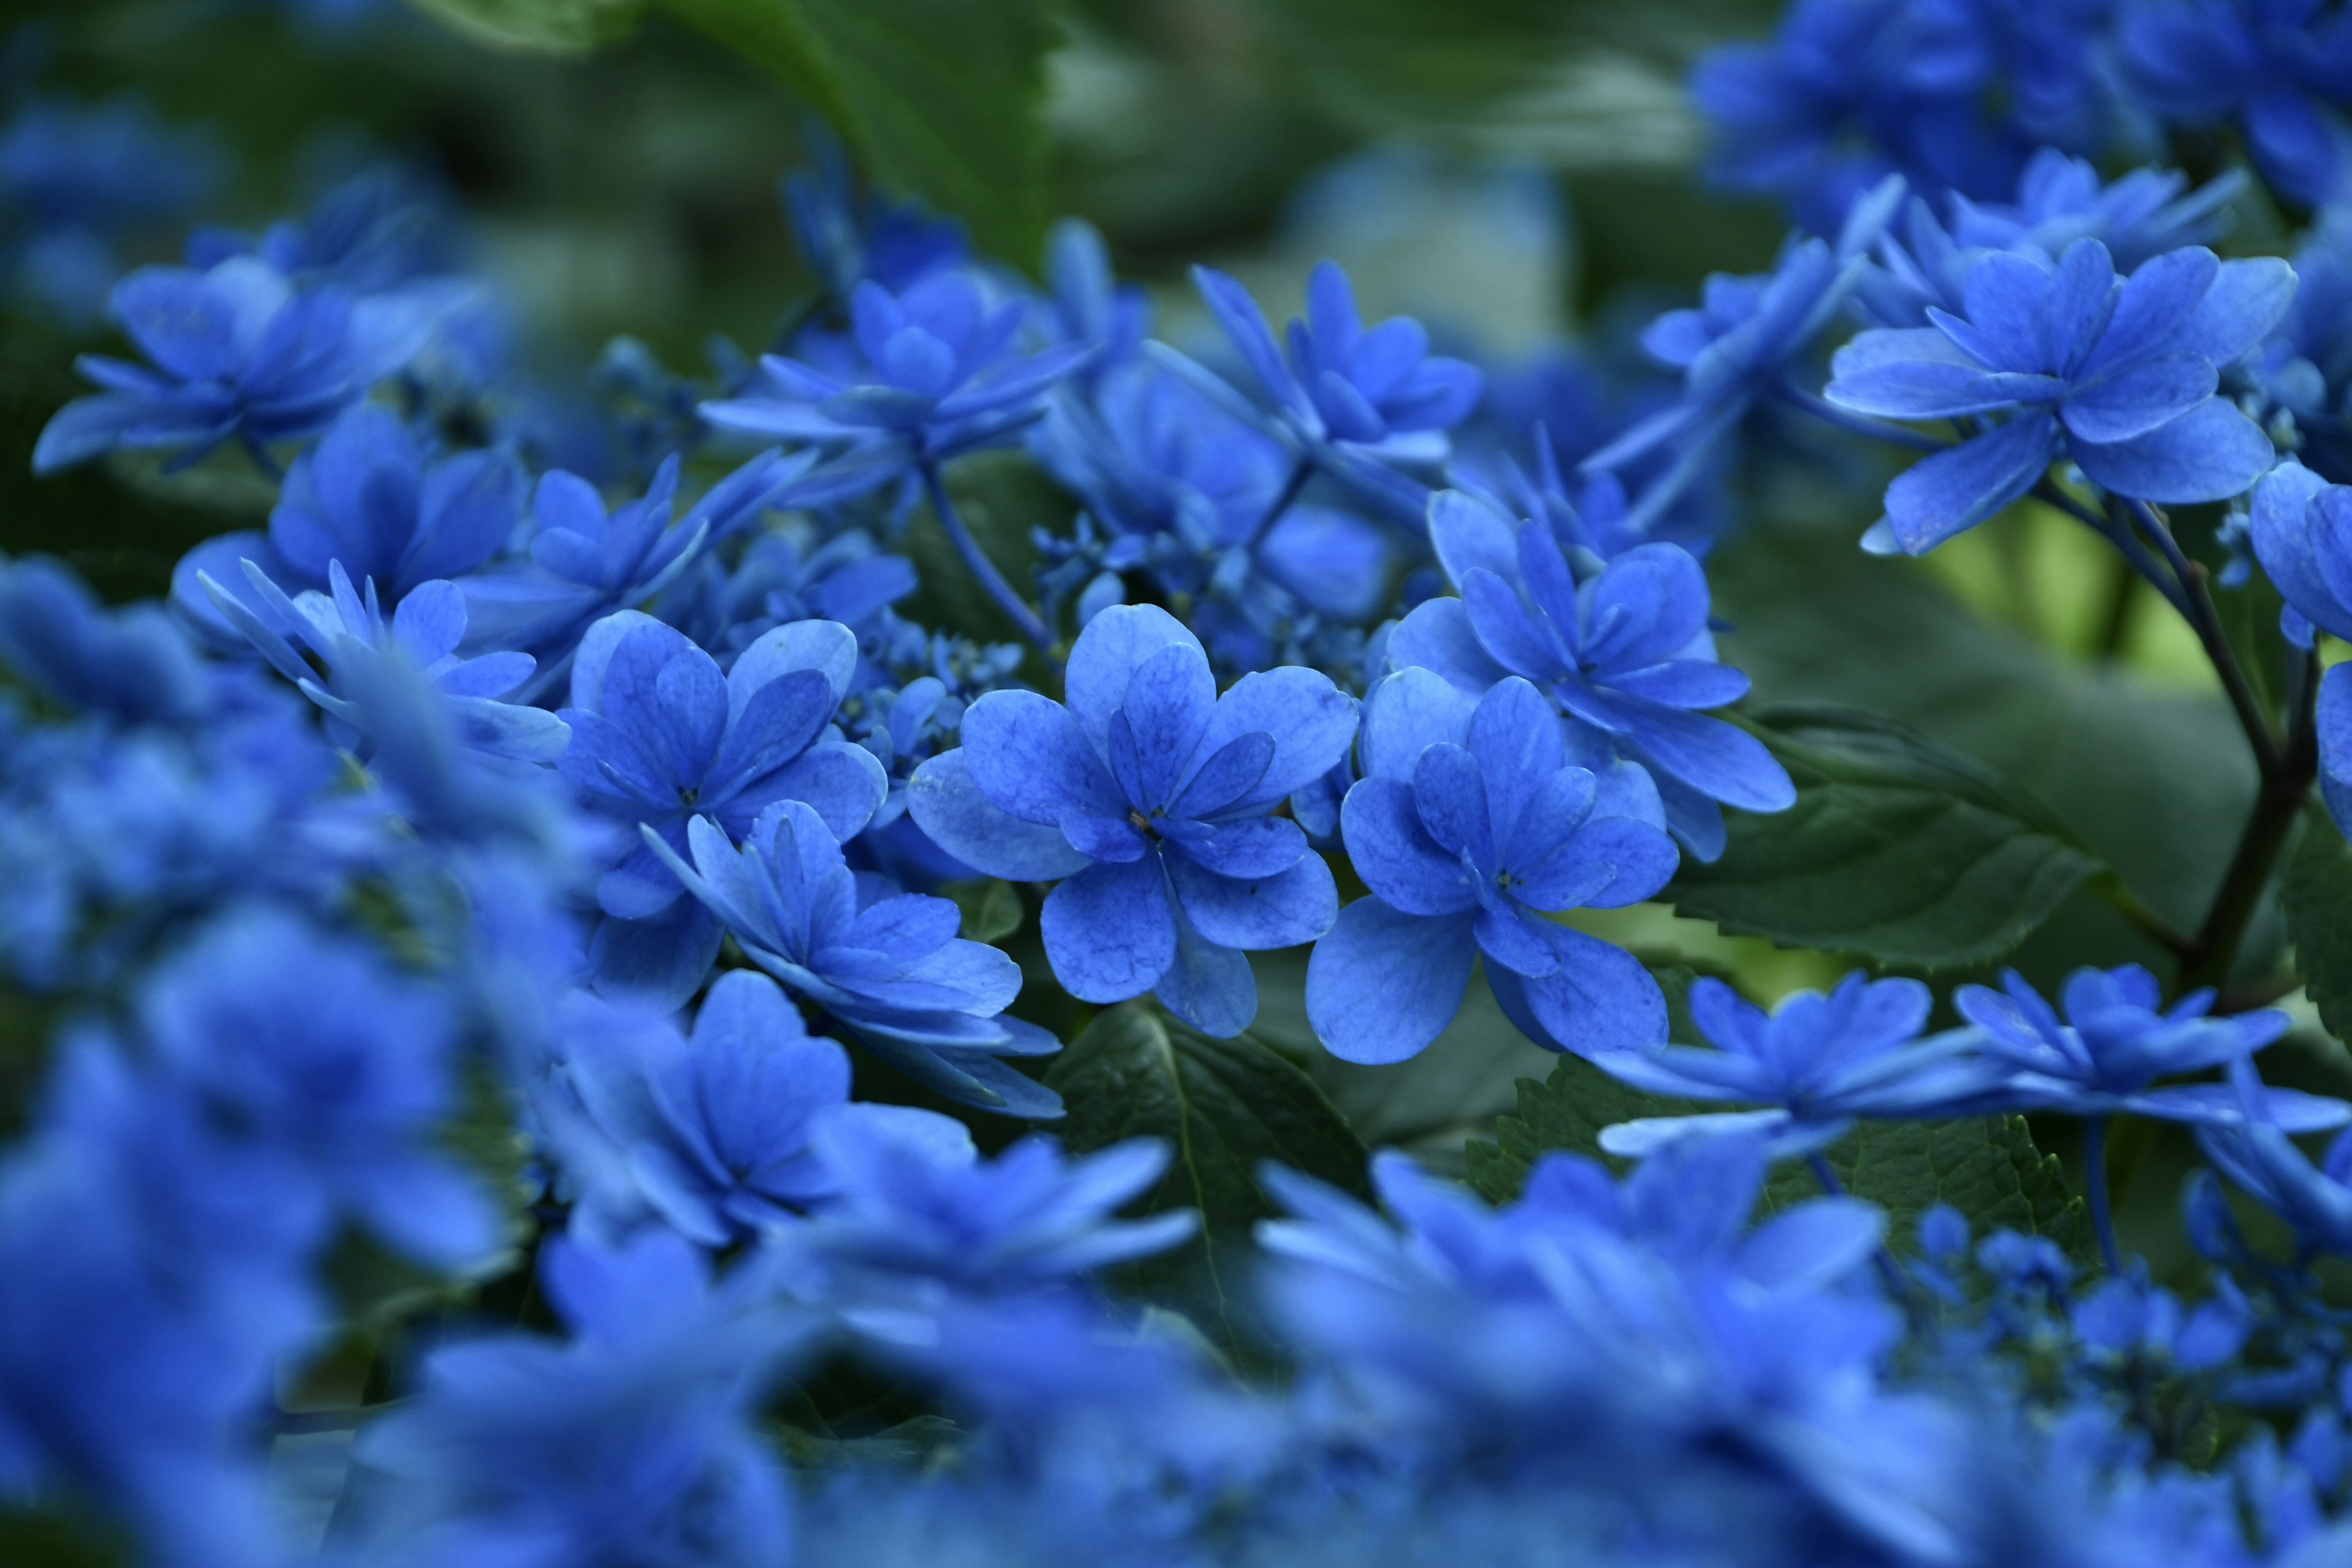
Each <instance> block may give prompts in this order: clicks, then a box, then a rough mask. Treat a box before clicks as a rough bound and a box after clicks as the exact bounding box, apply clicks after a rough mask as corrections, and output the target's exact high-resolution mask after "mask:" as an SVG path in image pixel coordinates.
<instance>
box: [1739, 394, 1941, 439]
mask: <svg viewBox="0 0 2352 1568" xmlns="http://www.w3.org/2000/svg"><path fill="white" fill-rule="evenodd" d="M1773 392H1774V394H1775V395H1777V396H1779V397H1780V400H1781V401H1782V402H1784V403H1787V404H1790V405H1792V406H1794V407H1797V408H1801V409H1802V410H1804V412H1806V413H1807V414H1810V415H1811V416H1813V417H1814V418H1816V419H1818V420H1821V421H1822V423H1823V424H1825V425H1834V426H1837V427H1838V428H1839V429H1841V430H1845V431H1850V432H1852V433H1853V435H1856V436H1862V437H1867V438H1869V439H1870V440H1873V441H1884V442H1885V443H1887V444H1888V445H1889V446H1894V447H1909V448H1910V449H1911V450H1913V451H1915V452H1943V451H1948V450H1950V449H1951V446H1952V443H1951V442H1949V441H1945V440H1940V439H1938V438H1937V437H1934V436H1930V435H1928V434H1927V432H1925V431H1923V430H1914V429H1911V428H1910V427H1908V426H1902V425H1894V424H1889V423H1888V422H1886V421H1885V420H1883V419H1873V418H1872V417H1871V416H1869V415H1867V414H1855V413H1853V412H1852V411H1851V410H1849V409H1844V408H1840V407H1839V406H1838V405H1836V404H1834V403H1832V402H1831V401H1830V400H1829V399H1828V398H1826V397H1823V396H1822V395H1821V394H1820V393H1818V392H1807V391H1806V390H1805V389H1804V388H1803V387H1801V386H1798V385H1795V384H1792V383H1790V382H1785V381H1784V382H1781V383H1780V384H1778V385H1777V386H1775V387H1774V388H1773Z"/></svg>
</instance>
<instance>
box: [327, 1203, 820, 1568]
mask: <svg viewBox="0 0 2352 1568" xmlns="http://www.w3.org/2000/svg"><path fill="white" fill-rule="evenodd" d="M540 1279H541V1289H543V1290H544V1292H545V1294H546V1296H547V1299H548V1300H550V1301H551V1303H552V1304H553V1305H554V1308H555V1310H556V1312H557V1314H558V1315H559V1317H561V1318H562V1321H563V1322H564V1323H565V1325H566V1326H567V1327H569V1328H570V1329H571V1330H572V1335H573V1337H572V1342H570V1343H568V1344H562V1345H558V1344H555V1343H552V1342H548V1341H545V1340H539V1339H532V1338H526V1337H523V1336H519V1335H508V1336H504V1337H499V1338H494V1339H484V1340H478V1341H475V1342H461V1343H457V1344H452V1345H448V1346H445V1347H443V1348H441V1349H439V1350H436V1351H435V1352H433V1354H432V1355H431V1356H430V1357H429V1358H428V1359H427V1360H426V1361H425V1366H424V1373H423V1387H422V1388H421V1390H420V1391H419V1392H418V1394H416V1396H415V1398H414V1399H412V1400H410V1401H407V1402H405V1403H404V1405H402V1406H401V1407H400V1408H399V1409H397V1410H396V1411H394V1413H393V1414H391V1415H387V1416H386V1417H385V1418H384V1419H383V1420H382V1421H379V1422H376V1423H374V1424H373V1425H371V1426H369V1427H368V1428H367V1430H366V1431H365V1433H364V1434H363V1435H362V1438H361V1441H360V1443H359V1446H358V1448H357V1458H358V1460H359V1462H360V1463H361V1464H362V1465H364V1466H366V1467H368V1468H369V1469H371V1470H373V1471H374V1472H376V1473H378V1474H379V1475H381V1476H383V1477H385V1478H387V1479H391V1480H393V1481H394V1482H396V1483H397V1485H396V1486H394V1488H393V1489H391V1495H390V1497H389V1498H388V1499H387V1500H386V1504H387V1506H386V1507H385V1508H384V1509H383V1510H381V1511H380V1512H379V1513H378V1514H377V1515H376V1517H374V1518H373V1519H371V1520H370V1521H369V1522H370V1523H371V1524H372V1525H373V1531H374V1533H375V1534H376V1536H377V1537H378V1539H377V1540H376V1541H375V1542H374V1544H375V1545H377V1546H378V1547H379V1548H382V1547H384V1546H405V1547H406V1548H407V1549H408V1551H409V1553H410V1555H408V1556H406V1557H405V1558H394V1559H392V1560H394V1561H414V1562H434V1563H458V1564H461V1565H467V1568H472V1565H476V1564H479V1565H482V1568H488V1565H489V1564H494V1563H570V1564H579V1565H580V1568H634V1565H637V1564H646V1563H703V1564H711V1565H713V1568H766V1565H769V1564H772V1563H778V1562H781V1561H782V1560H783V1558H784V1557H785V1555H786V1554H787V1552H788V1550H789V1547H790V1534H789V1531H788V1514H787V1505H786V1500H785V1490H784V1482H783V1479H782V1477H781V1476H779V1475H778V1474H777V1473H776V1468H775V1462H774V1459H773V1458H772V1454H771V1451H770V1448H769V1446H768V1444H767V1443H766V1442H765V1441H764V1440H763V1439H762V1438H761V1436H759V1434H758V1433H757V1431H756V1430H755V1428H754V1426H753V1422H754V1419H755V1415H756V1410H757V1405H758V1401H759V1399H760V1397H761V1394H763V1393H764V1392H765V1390H766V1387H767V1385H768V1384H769V1383H770V1382H771V1381H772V1378H773V1377H774V1376H775V1375H776V1373H778V1371H779V1370H780V1368H781V1364H782V1361H783V1358H784V1357H786V1356H787V1355H788V1354H790V1353H791V1352H793V1350H794V1349H795V1347H796V1345H797V1343H798V1342H799V1340H800V1338H801V1331H800V1330H799V1329H798V1327H797V1326H796V1325H794V1324H793V1323H792V1322H791V1321H788V1320H785V1319H782V1318H781V1317H780V1316H778V1315H777V1314H773V1313H769V1312H761V1311H756V1310H751V1309H749V1308H747V1307H745V1306H744V1305H742V1304H741V1303H740V1301H738V1300H736V1299H735V1296H734V1295H733V1294H731V1293H730V1292H729V1291H728V1290H727V1289H726V1288H725V1287H724V1286H723V1285H722V1286H721V1287H719V1288H718V1289H712V1288H710V1287H709V1284H708V1282H707V1278H706V1269H705V1266H704V1265H703V1263H702V1261H701V1259H700V1258H698V1256H697V1255H696V1254H695V1252H694V1250H693V1248H691V1247H688V1245H687V1244H686V1243H685V1242H684V1241H681V1240H680V1239H678V1238H677V1237H675V1236H672V1235H670V1234H668V1233H667V1232H665V1231H661V1230H651V1231H647V1232H645V1233H643V1234H641V1235H640V1236H638V1237H633V1238H632V1239H631V1240H630V1241H629V1242H627V1243H626V1244H625V1246H619V1247H598V1246H595V1245H593V1244H591V1243H587V1242H584V1241H582V1240H579V1239H575V1238H571V1237H557V1238H556V1239H554V1240H553V1241H551V1242H550V1243H549V1245H548V1246H547V1247H546V1248H545V1249H543V1250H542V1252H541V1255H540Z"/></svg>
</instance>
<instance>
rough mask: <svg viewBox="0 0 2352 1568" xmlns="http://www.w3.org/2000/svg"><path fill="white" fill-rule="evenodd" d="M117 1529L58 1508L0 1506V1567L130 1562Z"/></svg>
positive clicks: (97, 1567)
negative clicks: (1, 1564)
mask: <svg viewBox="0 0 2352 1568" xmlns="http://www.w3.org/2000/svg"><path fill="white" fill-rule="evenodd" d="M120 1534H121V1531H120V1528H119V1526H115V1525H113V1524H110V1523H108V1522H105V1521H100V1520H98V1519H96V1518H92V1517H84V1516H81V1515H79V1514H74V1513H69V1512H67V1511H65V1510H63V1509H60V1508H27V1507H25V1506H23V1505H20V1504H14V1503H12V1504H8V1505H5V1506H0V1563H7V1564H9V1568H112V1565H113V1564H116V1563H130V1562H131V1561H133V1557H134V1553H133V1552H132V1549H131V1542H128V1541H125V1540H121V1539H119V1536H120Z"/></svg>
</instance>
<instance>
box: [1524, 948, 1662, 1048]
mask: <svg viewBox="0 0 2352 1568" xmlns="http://www.w3.org/2000/svg"><path fill="white" fill-rule="evenodd" d="M1545 930H1546V931H1548V932H1549V940H1550V941H1551V942H1553V943H1554V944H1555V945H1556V946H1557V947H1558V948H1559V955H1560V963H1559V971H1558V973H1554V974H1551V975H1549V976H1548V977H1546V978H1544V979H1541V980H1528V981H1526V982H1525V983H1524V990H1525V993H1526V995H1527V999H1528V1005H1529V1007H1530V1008H1531V1010H1532V1011H1533V1012H1534V1014H1535V1016H1536V1018H1537V1020H1538V1022H1539V1023H1541V1024H1542V1025H1543V1026H1544V1028H1545V1029H1546V1030H1547V1031H1548V1032H1549V1034H1550V1036H1551V1037H1552V1039H1553V1040H1556V1041H1558V1042H1559V1044H1560V1045H1563V1046H1565V1047H1568V1048H1569V1049H1570V1050H1572V1051H1576V1052H1578V1053H1580V1054H1582V1053H1586V1052H1591V1051H1603V1050H1641V1049H1643V1048H1645V1047H1652V1046H1660V1045H1664V1043H1665V1040H1666V998H1665V994H1664V993H1663V992H1661V991H1660V990H1659V989H1658V983H1657V981H1656V980H1654V978H1652V977H1651V974H1650V972H1649V971H1648V970H1647V969H1644V968H1643V966H1642V963H1641V961H1640V960H1638V959H1636V958H1634V957H1633V955H1632V954H1631V953H1628V952H1623V951H1622V950H1621V949H1619V948H1615V947H1612V946H1611V945H1610V944H1609V943H1608V942H1602V941H1601V939H1600V938H1598V937H1591V936H1587V935H1585V934H1584V933H1583V932H1582V931H1570V930H1569V929H1567V928H1566V927H1565V926H1556V925H1550V924H1549V922H1547V924H1546V926H1545Z"/></svg>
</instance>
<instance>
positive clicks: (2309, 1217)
mask: <svg viewBox="0 0 2352 1568" xmlns="http://www.w3.org/2000/svg"><path fill="white" fill-rule="evenodd" d="M2229 1071H2230V1085H2231V1088H2232V1089H2235V1090H2236V1091H2237V1094H2238V1102H2239V1106H2240V1109H2241V1110H2242V1112H2243V1114H2242V1116H2241V1117H2240V1118H2239V1119H2238V1120H2237V1121H2230V1122H2223V1123H2219V1124H2215V1123H2206V1124H2202V1125H2200V1126H2199V1127H2198V1129H2197V1146H2198V1147H2199V1148H2200V1149H2202V1150H2203V1151H2204V1152H2205V1157H2206V1158H2207V1159H2209V1160H2210V1161H2212V1162H2213V1166H2214V1168H2215V1169H2216V1170H2218V1171H2220V1172H2221V1173H2222V1174H2223V1175H2225V1176H2227V1177H2229V1178H2230V1180H2231V1182H2233V1183H2235V1184H2237V1185H2238V1186H2240V1187H2242V1188H2243V1189H2244V1190H2245V1191H2246V1192H2248V1193H2250V1194H2252V1195H2253V1196H2254V1197H2255V1198H2256V1199H2257V1200H2258V1201H2260V1202H2261V1204H2262V1205H2263V1207H2265V1208H2267V1209H2269V1210H2270V1211H2271V1212H2272V1213H2273V1214H2275V1215H2278V1216H2279V1217H2280V1218H2281V1219H2283V1220H2284V1221H2285V1222H2286V1223H2287V1225H2288V1226H2290V1227H2291V1228H2292V1229H2293V1230H2294V1235H2295V1239H2296V1240H2297V1241H2298V1242H2299V1243H2301V1244H2302V1246H2303V1247H2305V1249H2307V1250H2308V1251H2313V1252H2328V1253H2334V1254H2336V1255H2338V1256H2344V1257H2352V1131H2347V1132H2345V1133H2343V1134H2341V1135H2339V1136H2338V1137H2337V1138H2336V1141H2335V1142H2333V1143H2331V1144H2330V1145H2328V1149H2327V1152H2326V1156H2325V1157H2324V1158H2323V1159H2321V1160H2320V1161H2318V1162H2317V1163H2314V1162H2313V1161H2312V1159H2311V1157H2310V1156H2309V1155H2307V1154H2305V1152H2303V1151H2302V1150H2301V1149H2299V1148H2297V1147H2296V1146H2295V1143H2294V1139H2292V1138H2291V1137H2289V1136H2288V1135H2287V1130H2286V1129H2285V1128H2284V1127H2283V1126H2281V1125H2280V1123H2279V1121H2278V1119H2277V1118H2276V1117H2275V1116H2274V1115H2273V1113H2272V1110H2271V1105H2270V1096H2271V1094H2272V1093H2273V1091H2272V1090H2270V1089H2265V1088H2263V1082H2262V1080H2261V1079H2259V1078H2257V1077H2256V1076H2255V1075H2254V1068H2253V1064H2252V1062H2251V1061H2248V1060H2246V1059H2245V1058H2238V1059H2235V1060H2232V1061H2231V1063H2230V1068H2229ZM2208 1179H2209V1180H2210V1178H2208Z"/></svg>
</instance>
